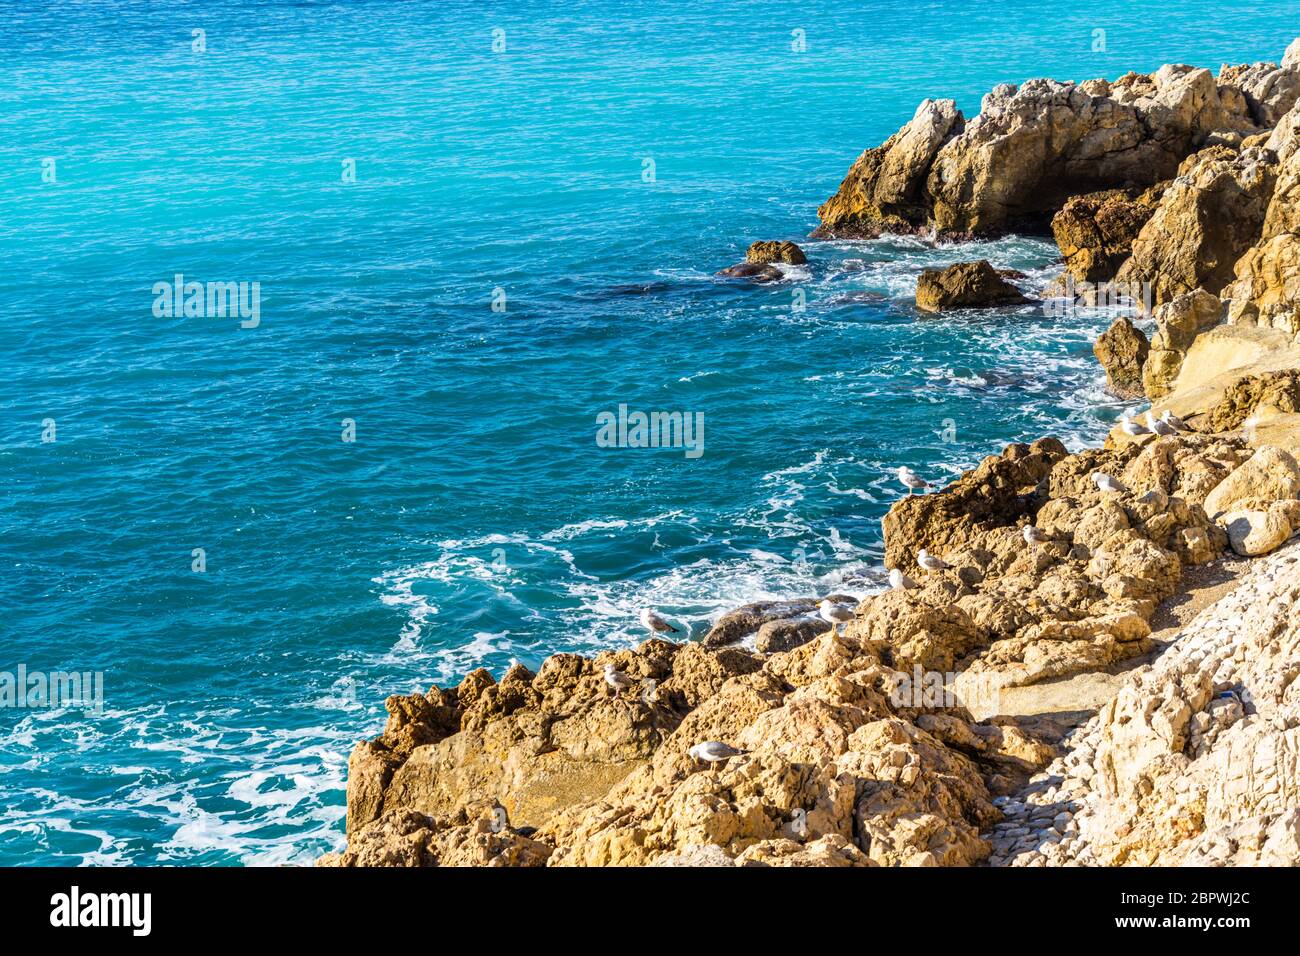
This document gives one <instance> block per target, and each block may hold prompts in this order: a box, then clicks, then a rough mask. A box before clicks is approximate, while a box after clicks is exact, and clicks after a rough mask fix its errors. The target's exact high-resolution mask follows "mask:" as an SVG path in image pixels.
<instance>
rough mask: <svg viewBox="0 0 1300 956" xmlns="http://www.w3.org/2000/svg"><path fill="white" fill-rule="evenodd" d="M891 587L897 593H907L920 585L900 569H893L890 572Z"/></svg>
mask: <svg viewBox="0 0 1300 956" xmlns="http://www.w3.org/2000/svg"><path fill="white" fill-rule="evenodd" d="M889 586H890V587H891V588H893V589H894V590H895V591H906V590H908V589H909V588H914V587H917V586H918V585H917V583H916V582H915V581H913V580H912V579H911V578H909V577H908V576H907V575H906V574H904V573H903V572H902V571H900V570H898V568H892V569H890V572H889Z"/></svg>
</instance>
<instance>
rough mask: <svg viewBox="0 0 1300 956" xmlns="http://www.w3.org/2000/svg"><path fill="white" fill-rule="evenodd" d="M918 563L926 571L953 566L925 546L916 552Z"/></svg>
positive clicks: (941, 569)
mask: <svg viewBox="0 0 1300 956" xmlns="http://www.w3.org/2000/svg"><path fill="white" fill-rule="evenodd" d="M916 563H917V564H919V565H920V566H921V567H922V568H924V569H925V570H926V571H943V570H946V569H947V568H950V567H952V565H951V564H949V563H948V562H947V561H945V560H944V559H943V558H936V557H935V556H934V555H932V554H931V553H930V552H929V551H927V550H925V548H922V549H921V550H920V551H918V552H916Z"/></svg>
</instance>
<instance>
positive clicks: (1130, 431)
mask: <svg viewBox="0 0 1300 956" xmlns="http://www.w3.org/2000/svg"><path fill="white" fill-rule="evenodd" d="M1119 430H1120V431H1122V432H1123V433H1124V434H1125V435H1132V436H1137V435H1150V434H1151V429H1149V428H1147V427H1146V426H1145V425H1142V424H1139V423H1138V422H1135V421H1133V419H1131V418H1129V417H1128V415H1127V414H1124V415H1121V416H1120V419H1119Z"/></svg>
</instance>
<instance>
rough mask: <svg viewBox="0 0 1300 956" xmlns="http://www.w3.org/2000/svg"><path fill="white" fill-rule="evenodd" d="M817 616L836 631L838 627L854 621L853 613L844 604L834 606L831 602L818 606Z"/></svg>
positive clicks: (823, 602) (824, 602)
mask: <svg viewBox="0 0 1300 956" xmlns="http://www.w3.org/2000/svg"><path fill="white" fill-rule="evenodd" d="M817 615H818V616H819V617H820V618H821V619H822V620H823V621H825V622H826V623H827V624H829V625H830V626H831V630H832V631H833V630H835V629H836V626H837V625H840V624H847V623H849V621H851V620H853V611H852V610H851V609H849V608H847V607H844V606H843V605H842V604H832V603H831V602H830V601H822V603H821V604H818V605H817Z"/></svg>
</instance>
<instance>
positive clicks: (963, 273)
mask: <svg viewBox="0 0 1300 956" xmlns="http://www.w3.org/2000/svg"><path fill="white" fill-rule="evenodd" d="M1028 301H1029V300H1028V299H1027V298H1025V295H1024V293H1022V292H1021V291H1020V290H1019V289H1017V288H1016V287H1015V286H1014V285H1012V284H1011V283H1010V282H1008V281H1007V280H1006V279H1004V278H1002V276H1001V275H999V274H998V270H996V269H994V268H993V266H991V265H990V264H989V262H988V260H987V259H980V260H978V261H976V262H958V263H955V264H954V265H951V266H948V267H947V268H946V269H926V270H925V271H924V272H922V273H921V275H920V278H919V279H918V280H917V283H916V307H917V308H918V309H920V310H921V311H923V312H942V311H943V310H945V309H968V308H976V309H978V308H991V307H993V306H1000V305H1022V304H1024V303H1026V302H1028Z"/></svg>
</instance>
